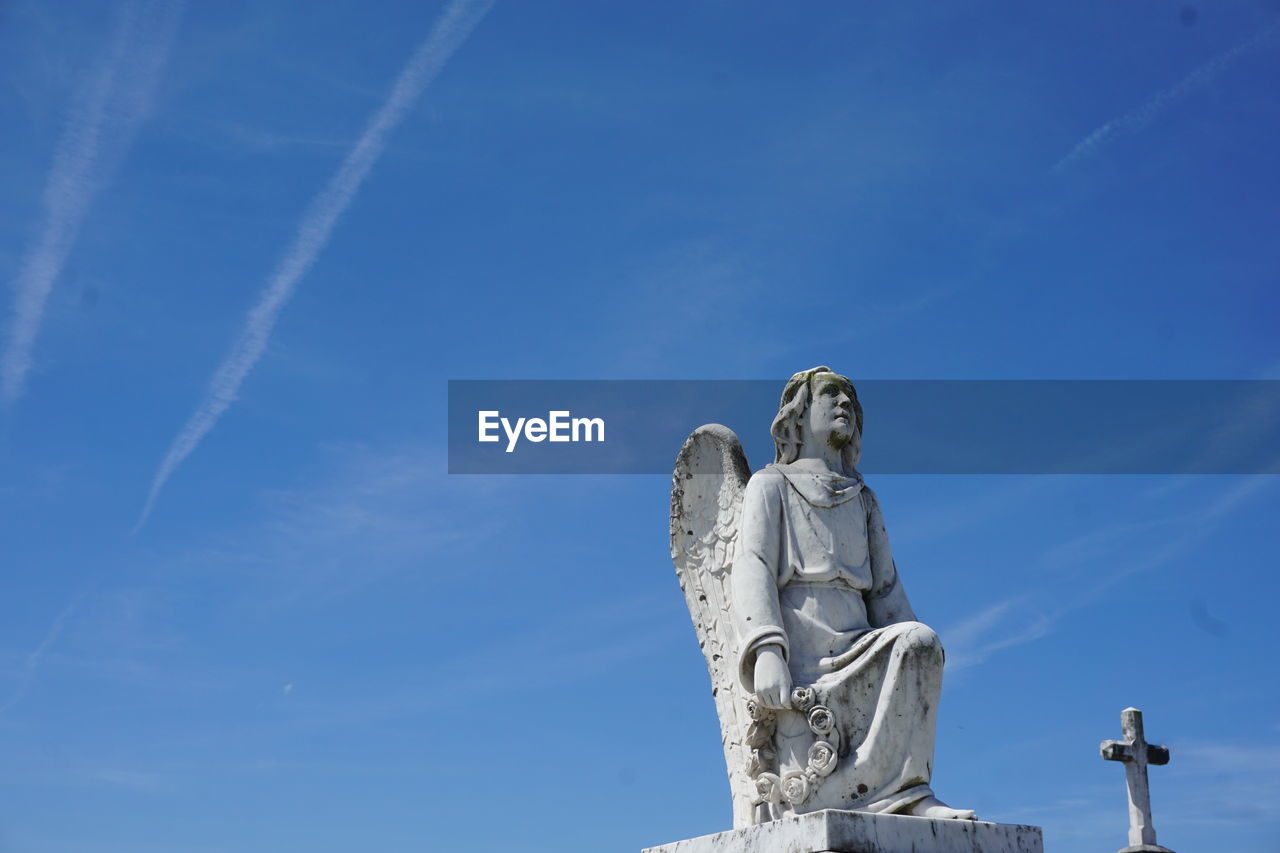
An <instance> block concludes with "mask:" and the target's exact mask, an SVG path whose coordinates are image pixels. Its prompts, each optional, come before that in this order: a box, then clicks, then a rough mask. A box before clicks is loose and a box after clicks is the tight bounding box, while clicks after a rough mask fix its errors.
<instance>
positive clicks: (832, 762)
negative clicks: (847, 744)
mask: <svg viewBox="0 0 1280 853" xmlns="http://www.w3.org/2000/svg"><path fill="white" fill-rule="evenodd" d="M809 769H810V770H812V771H813V772H814V773H816V774H818V775H819V776H830V775H831V772H832V771H833V770H835V769H836V748H835V747H834V746H832V745H831V744H829V743H827V742H826V741H825V740H820V741H817V742H815V743H814V745H813V746H811V747H809Z"/></svg>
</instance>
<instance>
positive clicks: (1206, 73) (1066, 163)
mask: <svg viewBox="0 0 1280 853" xmlns="http://www.w3.org/2000/svg"><path fill="white" fill-rule="evenodd" d="M1277 32H1280V22H1275V23H1272V24H1271V25H1270V26H1268V27H1266V28H1264V29H1263V30H1261V31H1260V32H1258V33H1257V34H1256V35H1254V36H1253V37H1251V38H1249V39H1248V40H1246V41H1243V42H1241V43H1240V44H1238V45H1236V46H1235V47H1233V48H1231V49H1230V50H1228V51H1226V52H1225V53H1221V54H1219V55H1218V56H1216V57H1214V58H1213V59H1211V60H1209V61H1208V62H1206V63H1205V64H1203V65H1201V66H1200V67H1199V68H1197V69H1195V70H1194V71H1192V72H1191V73H1190V74H1188V75H1187V76H1186V77H1183V78H1182V79H1181V80H1179V81H1178V82H1177V83H1175V84H1174V85H1172V86H1170V87H1169V88H1167V89H1165V90H1164V91H1162V92H1159V93H1157V94H1156V95H1154V96H1153V97H1151V98H1149V99H1148V100H1147V101H1146V102H1145V103H1144V104H1142V105H1141V106H1139V107H1137V108H1136V109H1134V110H1131V111H1129V112H1127V113H1125V114H1124V115H1122V116H1120V117H1119V118H1114V119H1112V120H1111V121H1109V122H1107V123H1106V124H1104V125H1102V126H1101V127H1099V128H1098V129H1096V130H1095V131H1093V133H1090V134H1089V135H1088V136H1086V137H1085V138H1084V139H1082V140H1080V142H1079V143H1077V144H1076V146H1075V147H1074V148H1072V149H1071V151H1070V152H1068V154H1067V156H1065V157H1063V158H1062V159H1061V160H1059V161H1058V162H1057V163H1056V164H1055V165H1054V167H1053V169H1052V171H1054V172H1062V171H1064V170H1066V169H1067V168H1068V167H1070V166H1072V165H1074V164H1075V163H1077V162H1078V161H1080V160H1083V159H1084V158H1086V157H1088V156H1090V155H1092V154H1094V153H1096V152H1097V151H1099V150H1100V149H1101V148H1102V147H1103V146H1104V145H1106V144H1107V143H1109V142H1110V141H1111V140H1112V139H1114V138H1115V137H1116V135H1117V134H1120V133H1130V134H1132V133H1138V132H1139V131H1141V130H1143V129H1145V128H1146V127H1147V125H1149V124H1150V123H1151V122H1152V120H1153V119H1155V117H1156V116H1157V115H1159V114H1160V113H1161V112H1163V111H1164V110H1166V109H1168V108H1169V107H1171V106H1173V105H1174V104H1176V103H1177V102H1178V101H1180V100H1182V99H1183V98H1184V97H1186V96H1187V95H1188V94H1190V93H1191V92H1193V91H1195V90H1196V89H1198V88H1200V87H1202V86H1205V85H1208V84H1209V83H1211V82H1212V81H1213V80H1214V79H1215V78H1217V77H1218V75H1220V74H1221V73H1222V72H1223V71H1225V70H1226V69H1227V68H1228V67H1229V66H1230V65H1231V64H1232V63H1234V62H1235V61H1236V60H1238V59H1240V58H1241V57H1242V56H1244V55H1246V54H1248V53H1249V52H1251V51H1253V50H1256V49H1257V48H1259V47H1262V46H1263V45H1265V44H1266V43H1267V42H1268V41H1270V40H1271V38H1272V37H1273V36H1275V35H1276V34H1277Z"/></svg>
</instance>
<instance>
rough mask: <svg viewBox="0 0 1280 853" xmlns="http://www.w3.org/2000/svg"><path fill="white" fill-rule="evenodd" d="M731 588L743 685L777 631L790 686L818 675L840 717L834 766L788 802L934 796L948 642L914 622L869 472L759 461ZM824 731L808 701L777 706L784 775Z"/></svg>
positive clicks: (865, 802)
mask: <svg viewBox="0 0 1280 853" xmlns="http://www.w3.org/2000/svg"><path fill="white" fill-rule="evenodd" d="M732 595H733V606H732V610H733V614H734V621H735V626H736V629H737V632H738V638H739V660H738V673H739V678H740V680H741V682H742V685H743V687H744V688H745V689H746V690H747V692H748V693H754V692H755V688H754V676H755V661H756V654H757V652H758V651H759V649H760V648H761V647H762V646H765V645H768V644H770V643H776V644H778V645H779V646H781V648H782V650H783V654H784V656H785V657H786V660H787V665H788V668H789V669H790V672H791V678H792V681H793V683H794V685H795V686H797V687H800V686H812V687H813V689H814V692H815V693H816V696H817V701H818V702H819V703H821V704H824V705H826V706H827V707H829V708H831V710H832V712H833V713H834V716H835V720H836V728H835V731H834V732H833V733H832V734H831V735H828V736H827V737H826V739H827V740H828V741H829V742H831V743H832V745H833V746H835V748H836V754H837V765H836V769H835V771H834V772H832V774H831V775H830V776H827V777H826V778H823V779H820V780H818V784H817V785H816V786H814V788H813V790H811V791H810V793H809V796H808V797H807V799H805V800H804V801H803V802H801V803H799V804H795V803H792V804H790V805H788V804H785V803H784V804H783V805H784V808H785V809H787V810H790V811H792V812H798V813H803V812H810V811H816V810H818V809H828V808H835V809H853V810H857V811H868V812H881V813H893V812H901V811H905V810H907V809H908V808H909V807H910V806H911V805H912V804H914V803H915V802H917V801H918V800H920V799H922V798H924V797H927V796H930V795H932V791H931V790H930V789H929V787H928V785H929V779H930V776H931V774H932V765H933V744H934V728H935V722H936V713H937V705H938V695H939V693H940V692H941V689H942V661H943V654H942V646H941V645H940V644H939V642H938V638H937V635H936V634H934V632H933V631H932V630H931V629H930V628H929V627H927V626H925V625H922V624H920V623H919V622H917V621H915V614H914V612H913V611H912V609H911V604H910V602H908V600H907V596H906V593H905V592H904V591H903V588H902V583H901V581H900V580H899V579H898V573H897V570H896V568H895V567H894V564H893V557H892V555H891V554H890V552H889V540H888V536H887V534H886V532H885V528H884V520H883V518H882V516H881V513H880V506H879V504H878V502H877V501H876V498H875V495H874V494H873V493H872V492H871V490H870V489H868V488H866V487H864V486H863V484H862V479H861V477H857V476H855V477H842V476H839V475H836V474H832V473H829V472H827V473H817V472H815V471H814V470H813V469H810V468H807V467H804V466H800V465H795V464H791V465H782V464H777V465H770V466H768V467H766V468H764V469H763V470H761V471H758V472H756V474H754V475H753V476H752V477H751V480H750V482H748V484H747V488H746V492H745V494H744V496H743V508H742V521H741V526H740V527H739V531H738V551H737V557H736V558H735V560H734V565H733V571H732ZM816 740H817V736H816V735H815V734H814V733H812V732H811V731H810V729H809V725H808V722H807V720H806V716H805V715H804V714H802V713H799V712H797V711H794V710H784V711H779V712H777V730H776V733H775V735H774V741H775V742H774V746H775V752H776V754H777V759H778V765H779V766H778V772H779V774H781V775H783V776H784V777H785V775H786V774H787V773H788V772H793V771H795V772H803V771H804V769H805V766H806V762H807V756H808V750H809V748H810V747H811V746H812V744H813V743H814V742H815V741H816ZM773 816H775V817H776V816H779V810H778V809H777V808H775V810H774V815H773Z"/></svg>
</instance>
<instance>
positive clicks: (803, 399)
mask: <svg viewBox="0 0 1280 853" xmlns="http://www.w3.org/2000/svg"><path fill="white" fill-rule="evenodd" d="M823 374H831V375H833V376H835V377H836V378H838V379H841V380H843V381H844V383H845V384H846V385H848V387H849V396H850V398H852V400H853V417H854V430H853V438H852V439H851V440H850V441H849V443H848V444H847V445H845V448H844V451H843V453H842V454H841V456H842V457H843V460H844V464H845V468H846V469H847V470H849V471H853V470H854V469H855V468H857V465H858V459H859V458H860V457H861V456H862V405H861V404H860V403H859V402H858V393H857V392H856V391H854V390H853V383H852V382H850V381H849V378H848V377H847V376H841V375H840V374H838V373H835V372H834V371H833V370H832V369H831V368H829V367H827V366H826V365H821V366H819V367H811V368H809V369H808V370H802V371H800V372H799V373H797V374H796V375H795V376H792V377H791V378H790V379H789V380H787V385H786V387H785V388H783V389H782V402H781V403H780V404H779V405H778V414H777V417H775V418H774V419H773V426H771V427H770V428H769V432H771V433H773V446H774V457H773V461H774V462H775V463H788V462H795V461H796V460H797V459H799V458H800V447H801V445H802V444H803V443H804V440H803V438H802V436H801V428H800V423H801V421H802V420H803V419H804V413H805V412H806V411H807V410H808V408H809V401H810V400H811V399H813V380H814V378H815V377H817V376H821V375H823Z"/></svg>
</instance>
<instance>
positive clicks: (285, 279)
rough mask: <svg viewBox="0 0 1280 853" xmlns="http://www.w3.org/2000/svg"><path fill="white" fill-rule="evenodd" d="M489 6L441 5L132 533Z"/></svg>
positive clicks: (185, 432) (478, 2)
mask: <svg viewBox="0 0 1280 853" xmlns="http://www.w3.org/2000/svg"><path fill="white" fill-rule="evenodd" d="M492 5H493V0H452V2H450V3H449V5H448V6H447V7H446V8H445V10H444V12H443V13H442V14H441V15H440V18H439V19H438V20H437V21H436V24H435V26H434V27H433V29H432V31H431V33H430V35H428V36H427V38H426V39H425V40H424V41H423V42H422V43H421V44H420V45H419V46H418V48H417V50H415V51H414V53H413V56H412V57H411V58H410V59H409V62H408V64H406V65H405V67H404V68H403V69H402V70H401V72H400V76H399V77H397V78H396V81H395V84H394V85H393V86H392V87H391V91H390V92H389V93H388V95H387V99H386V101H384V102H383V104H382V106H381V107H380V108H379V109H378V111H377V112H376V113H374V114H373V116H372V117H371V118H370V119H369V123H368V124H367V125H366V126H365V129H364V132H363V133H362V134H361V135H360V138H359V139H358V140H357V141H356V144H355V146H353V147H352V148H351V150H350V151H349V152H348V153H347V157H346V159H345V160H343V162H342V165H341V166H339V167H338V171H337V172H335V173H334V175H333V177H331V178H330V179H329V183H328V184H326V185H325V187H324V189H323V190H321V191H320V194H319V195H317V196H316V197H315V198H314V199H312V201H311V204H310V206H309V207H308V208H307V210H306V213H305V214H304V215H303V217H302V220H301V221H300V222H299V223H298V230H297V232H296V233H295V234H294V238H293V242H292V243H290V244H289V247H288V248H287V249H286V251H285V253H284V255H283V256H282V257H281V259H280V261H279V263H278V265H277V266H276V269H275V272H274V273H273V274H272V275H271V278H270V279H269V280H268V281H267V285H266V287H265V288H264V289H263V291H262V294H261V296H260V297H259V298H258V301H257V303H256V304H255V305H254V306H253V308H251V309H250V311H249V314H248V316H247V317H246V318H245V322H244V326H243V327H242V328H241V330H240V334H239V336H238V337H237V338H236V340H235V342H234V343H233V344H232V345H231V350H230V352H228V353H227V356H226V358H224V359H223V361H222V363H221V364H220V365H218V369H217V370H216V371H214V374H213V377H212V378H211V379H210V380H209V385H208V388H207V389H206V390H205V395H204V399H202V400H201V401H200V403H199V405H197V406H196V409H195V411H194V412H192V414H191V416H190V417H189V418H188V419H187V422H186V423H185V424H184V425H183V426H182V429H181V430H179V432H178V435H177V437H175V438H174V440H173V443H172V444H171V445H170V446H169V449H168V451H167V452H166V453H165V455H164V459H163V460H162V461H161V462H160V467H159V469H158V470H157V471H156V473H155V476H154V478H153V479H152V481H151V488H150V490H149V491H148V493H147V499H146V502H145V504H144V505H143V508H142V512H141V513H140V514H139V517H138V522H137V524H135V525H134V528H133V529H134V532H135V533H136V532H137V531H138V530H139V529H140V528H141V527H142V525H143V524H145V523H146V520H147V517H148V516H149V515H150V514H151V511H152V509H154V507H155V502H156V498H157V497H158V496H159V494H160V490H161V489H162V488H164V484H165V483H166V482H167V481H168V479H169V478H170V477H171V476H173V472H174V471H175V470H177V468H178V466H179V465H181V464H182V461H183V460H184V459H186V458H187V457H188V456H190V455H191V452H192V451H193V450H195V449H196V445H198V444H199V443H200V441H201V439H203V438H204V437H205V436H206V435H207V434H208V433H209V430H211V429H213V426H214V424H216V423H217V422H218V419H219V418H220V417H222V415H223V413H224V412H226V410H227V409H228V408H229V407H230V406H231V404H232V402H234V401H235V399H236V396H237V395H238V394H239V391H240V386H241V385H242V384H243V383H244V380H245V377H247V376H248V375H249V372H250V371H251V370H253V367H254V365H255V364H257V362H258V359H259V358H261V357H262V353H263V351H265V349H266V347H267V341H268V340H269V339H270V337H271V332H272V330H273V329H274V328H275V325H276V320H277V319H278V318H279V316H280V311H281V310H282V309H283V308H284V306H285V303H287V302H288V301H289V298H290V297H291V296H292V295H293V291H294V289H295V288H296V287H297V284H298V281H299V280H300V279H301V278H302V277H303V276H304V275H306V273H307V271H308V270H309V269H311V266H312V264H314V263H315V261H316V258H317V257H318V256H319V254H320V252H321V250H323V249H324V247H325V244H326V243H328V241H329V237H330V235H331V234H332V233H333V229H334V226H335V225H337V223H338V219H339V218H340V217H341V216H342V214H343V212H344V211H345V210H346V209H347V206H348V205H349V204H350V203H351V200H352V199H353V198H354V197H355V195H356V193H357V192H358V191H359V189H360V185H361V184H362V183H363V182H364V179H365V178H366V177H367V176H368V174H369V171H370V170H371V169H372V168H373V166H374V164H375V163H376V162H377V161H378V158H379V156H381V154H382V151H383V149H384V148H385V147H386V141H387V136H388V135H389V134H390V133H391V131H393V130H394V129H395V128H396V126H397V125H398V124H399V123H400V122H401V121H402V120H403V119H404V117H405V115H406V114H407V113H408V111H409V108H410V107H411V106H413V103H414V101H415V100H417V98H418V96H419V95H421V94H422V92H423V90H424V89H426V87H427V86H428V85H430V83H431V82H432V81H433V80H434V79H435V78H436V75H438V74H439V73H440V71H441V69H442V68H444V65H445V63H446V62H447V61H448V60H449V58H450V57H451V56H452V55H453V54H454V52H455V51H457V49H458V48H459V47H460V46H461V45H462V43H463V42H464V41H466V39H467V37H468V36H469V35H470V34H471V31H472V30H474V29H475V27H476V25H477V24H479V23H480V20H481V19H482V18H483V17H484V15H485V14H486V13H487V12H488V11H489V8H490V7H491V6H492Z"/></svg>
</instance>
